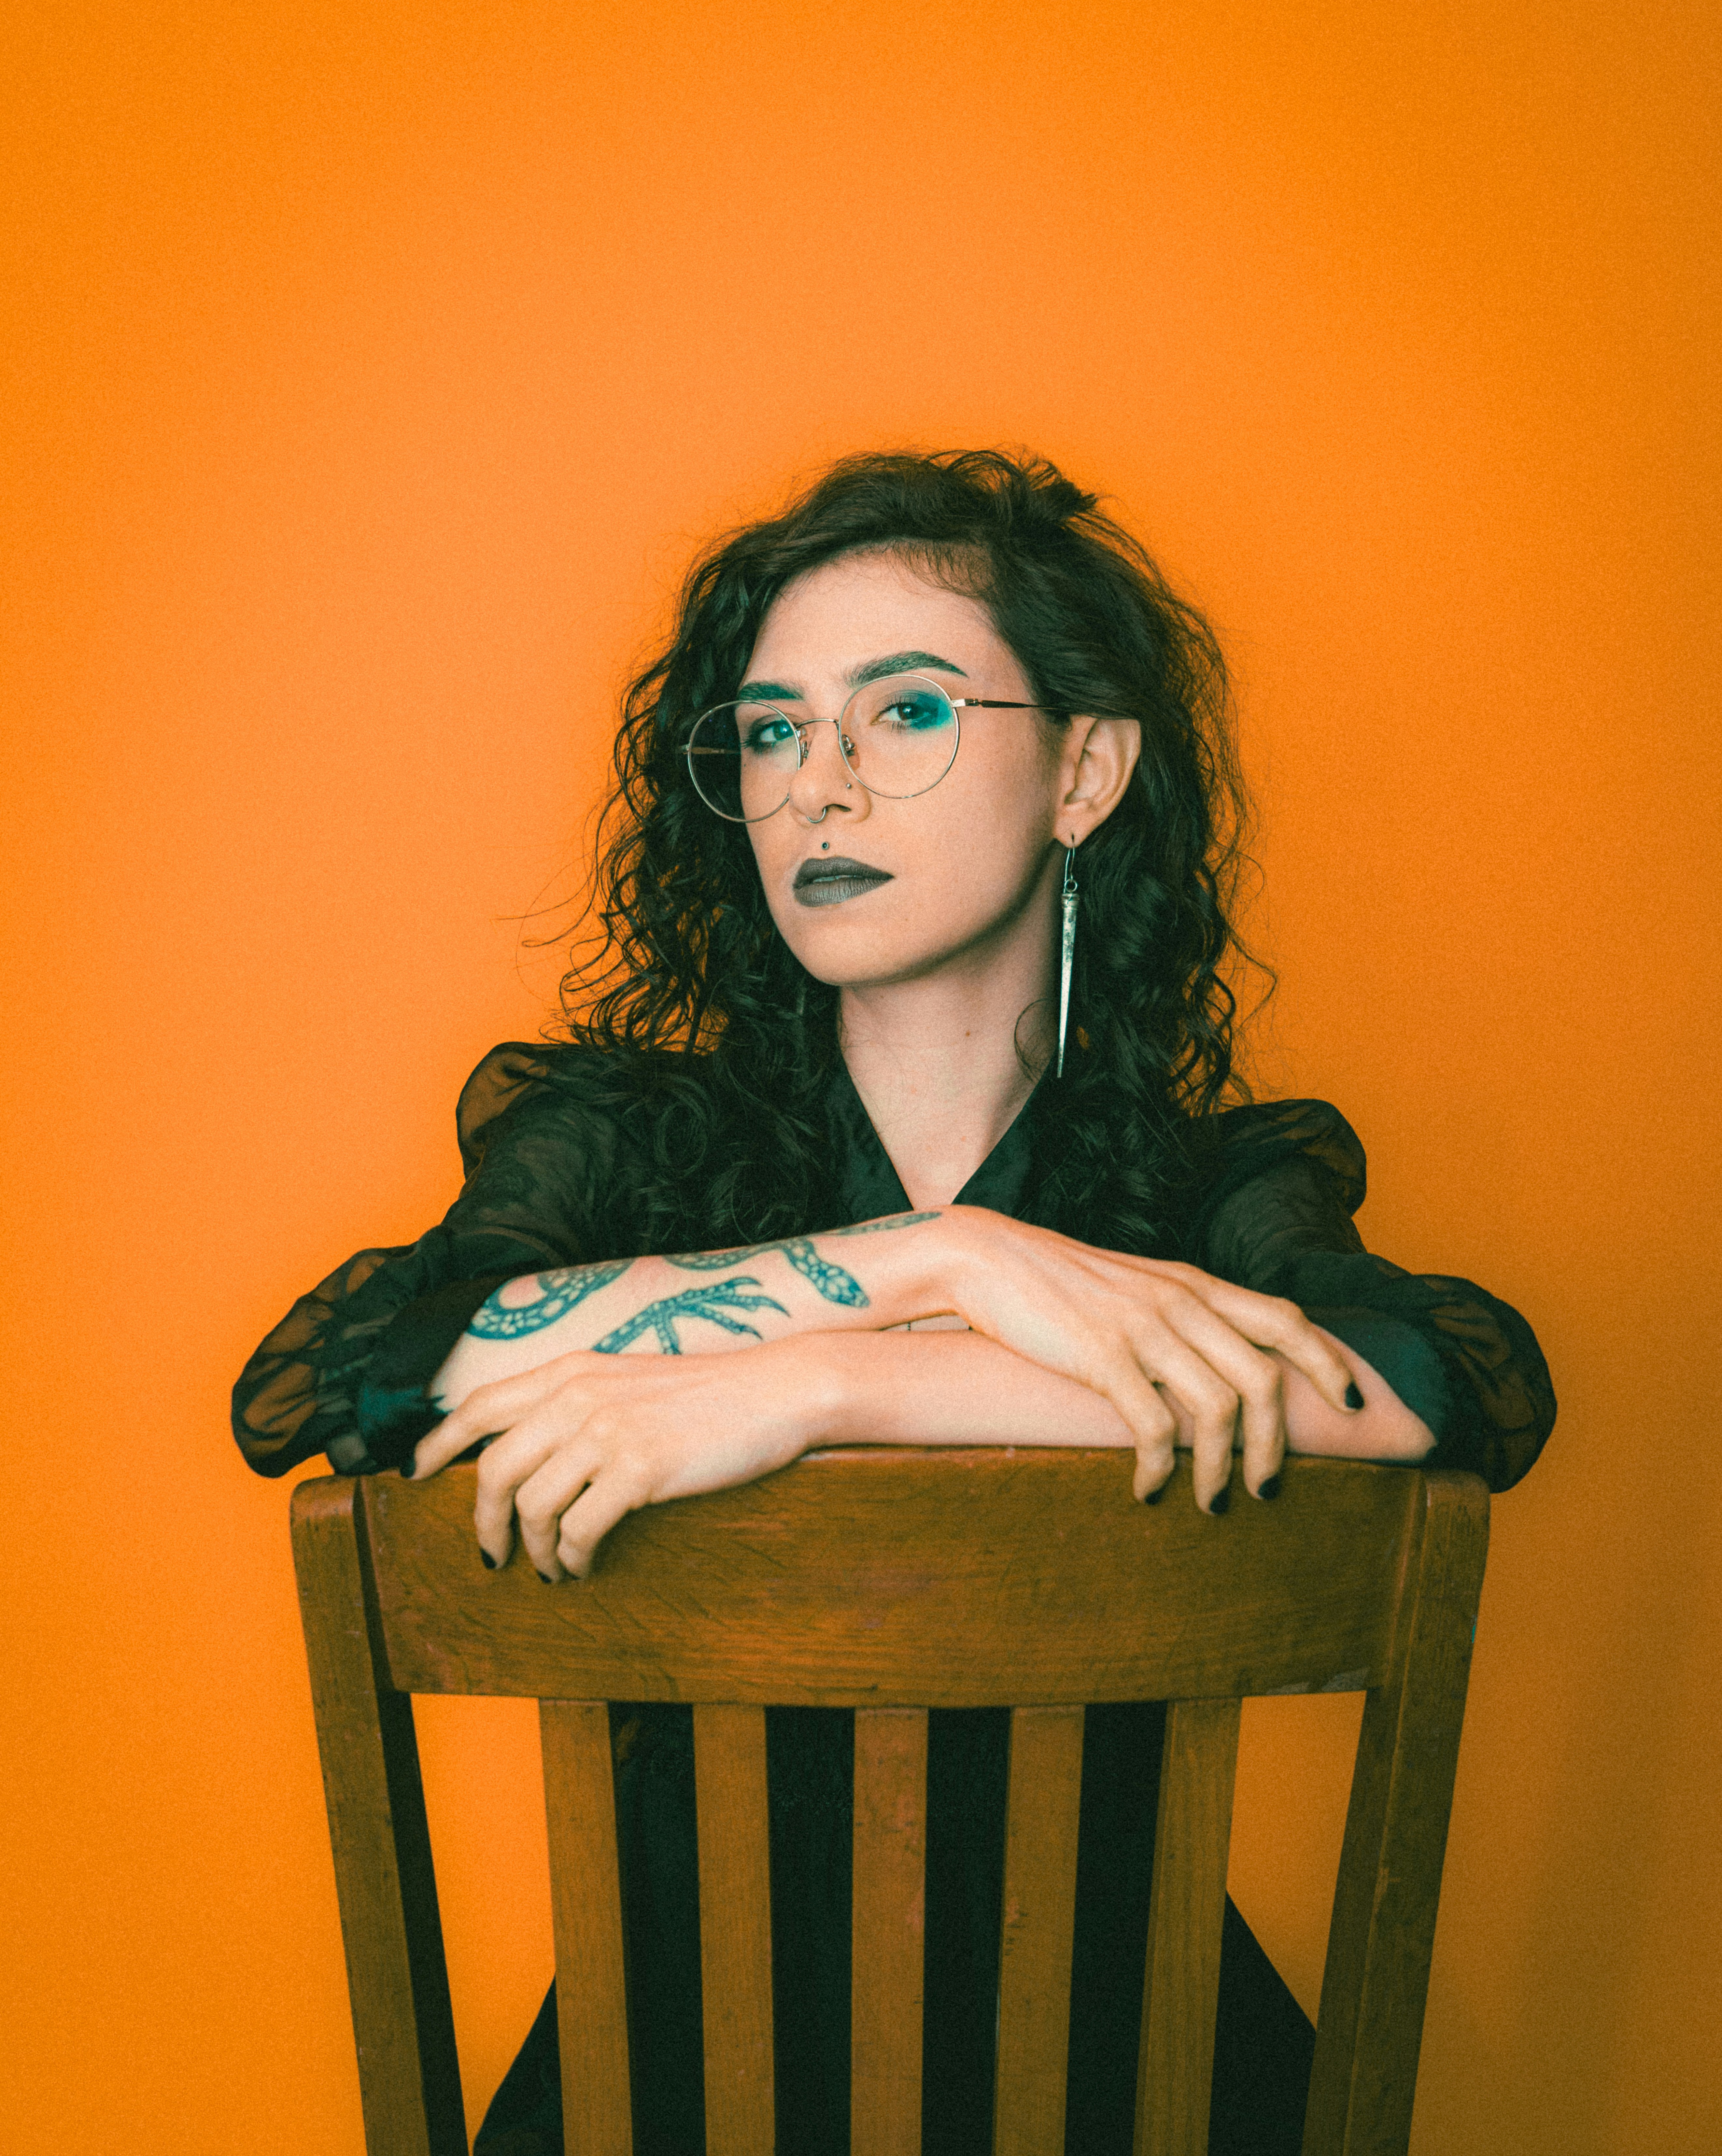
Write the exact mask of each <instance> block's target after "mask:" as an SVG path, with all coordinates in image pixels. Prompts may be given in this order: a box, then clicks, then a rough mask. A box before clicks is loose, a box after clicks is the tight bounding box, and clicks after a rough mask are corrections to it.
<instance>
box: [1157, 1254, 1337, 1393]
mask: <svg viewBox="0 0 1722 2156" xmlns="http://www.w3.org/2000/svg"><path fill="white" fill-rule="evenodd" d="M1176 1270H1177V1271H1178V1272H1179V1273H1180V1275H1184V1274H1188V1275H1189V1276H1190V1277H1189V1279H1188V1280H1187V1281H1186V1282H1185V1285H1186V1286H1188V1287H1189V1289H1190V1293H1191V1294H1192V1295H1194V1296H1195V1297H1196V1298H1197V1299H1198V1300H1199V1301H1201V1302H1202V1303H1204V1304H1205V1306H1207V1308H1208V1309H1210V1310H1211V1311H1212V1312H1213V1313H1214V1314H1215V1316H1216V1317H1220V1318H1223V1319H1224V1320H1225V1322H1226V1323H1227V1324H1228V1325H1230V1326H1231V1327H1232V1329H1233V1330H1234V1331H1235V1332H1239V1333H1241V1335H1242V1337H1244V1338H1245V1339H1246V1340H1248V1341H1251V1342H1253V1343H1254V1345H1255V1346H1257V1347H1271V1348H1272V1350H1273V1351H1274V1353H1276V1354H1279V1355H1283V1356H1284V1358H1286V1360H1287V1362H1288V1363H1291V1364H1292V1366H1293V1368H1294V1369H1298V1370H1301V1371H1302V1372H1303V1374H1304V1376H1305V1377H1306V1378H1308V1380H1309V1382H1310V1383H1311V1384H1313V1386H1314V1387H1315V1389H1316V1390H1317V1392H1318V1393H1319V1394H1321V1396H1322V1398H1323V1399H1324V1400H1326V1402H1327V1403H1328V1404H1329V1407H1334V1408H1338V1409H1339V1410H1340V1411H1341V1413H1342V1414H1349V1413H1352V1412H1354V1408H1355V1403H1354V1401H1353V1400H1351V1399H1348V1397H1347V1395H1348V1394H1349V1392H1350V1391H1351V1389H1352V1379H1351V1371H1350V1368H1349V1366H1348V1365H1347V1363H1346V1362H1345V1359H1344V1357H1343V1356H1342V1355H1341V1354H1340V1353H1339V1351H1338V1349H1337V1348H1335V1347H1334V1344H1333V1342H1331V1341H1330V1340H1329V1339H1328V1338H1327V1337H1325V1335H1324V1333H1323V1332H1322V1330H1321V1327H1319V1326H1318V1325H1315V1324H1313V1323H1312V1322H1310V1320H1309V1319H1308V1318H1307V1317H1305V1316H1304V1315H1303V1312H1302V1311H1301V1310H1300V1309H1299V1308H1298V1306H1297V1304H1296V1303H1295V1302H1288V1301H1286V1299H1285V1298H1284V1297H1283V1296H1277V1295H1257V1293H1256V1292H1255V1291H1254V1290H1253V1289H1252V1288H1247V1287H1236V1286H1233V1285H1232V1283H1231V1281H1223V1280H1218V1279H1216V1277H1215V1276H1214V1275H1213V1274H1211V1273H1200V1272H1197V1271H1196V1270H1195V1267H1194V1266H1184V1265H1180V1266H1179V1267H1178V1268H1177V1269H1176Z"/></svg>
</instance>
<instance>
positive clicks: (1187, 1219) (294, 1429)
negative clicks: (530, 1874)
mask: <svg viewBox="0 0 1722 2156" xmlns="http://www.w3.org/2000/svg"><path fill="white" fill-rule="evenodd" d="M603 1060H604V1059H602V1058H599V1057H596V1056H594V1055H593V1054H592V1053H591V1052H590V1051H586V1050H576V1049H568V1048H554V1047H532V1046H527V1045H523V1044H521V1043H508V1044H505V1045H503V1046H501V1047H500V1048H496V1049H493V1050H491V1053H490V1055H487V1056H486V1058H485V1060H484V1061H483V1062H482V1063H481V1064H480V1065H479V1067H478V1069H477V1070H475V1072H474V1073H473V1075H472V1076H471V1077H470V1079H469V1080H468V1081H467V1083H466V1085H465V1087H464V1088H463V1090H462V1092H461V1095H460V1106H459V1109H458V1111H457V1123H458V1129H459V1136H460V1156H461V1160H462V1163H463V1164H464V1167H465V1185H464V1187H463V1188H462V1189H461V1192H460V1196H459V1197H458V1198H457V1199H455V1203H454V1204H453V1205H452V1206H451V1207H450V1209H449V1212H448V1213H447V1214H446V1215H445V1218H444V1219H443V1220H442V1221H441V1223H440V1224H439V1225H438V1226H436V1227H434V1228H433V1229H430V1231H429V1234H428V1235H424V1236H422V1237H420V1239H419V1241H418V1242H416V1243H414V1244H412V1245H408V1246H405V1247H403V1248H399V1249H393V1250H361V1251H359V1252H358V1253H357V1255H355V1256H353V1257H351V1258H349V1259H347V1261H346V1263H345V1264H343V1265H339V1266H337V1268H336V1270H334V1271H333V1272H332V1273H331V1274H330V1276H328V1278H327V1279H326V1280H325V1281H321V1282H320V1283H319V1284H318V1286H316V1287H315V1288H313V1289H312V1290H311V1292H310V1293H309V1294H308V1295H306V1296H301V1298H300V1299H299V1301H297V1302H296V1303H295V1304H294V1306H293V1307H292V1309H291V1310H290V1312H288V1313H287V1315H286V1316H285V1317H284V1318H283V1319H282V1320H281V1322H280V1324H279V1325H277V1326H276V1327H275V1329H274V1330H273V1331H272V1332H270V1335H269V1336H268V1337H267V1338H266V1339H265V1341H264V1342H263V1343H262V1345H261V1346H260V1347H259V1348H258V1350H257V1352H256V1353H255V1354H254V1356H253V1357H252V1358H251V1359H250V1361H249V1363H247V1364H246V1366H245V1368H244V1373H243V1374H242V1375H241V1377H240V1378H239V1384H238V1386H237V1387H236V1389H235V1391H234V1433H235V1435H236V1436H237V1437H238V1439H239V1445H240V1448H241V1450H243V1451H244V1455H245V1457H246V1459H247V1460H249V1462H250V1464H251V1466H253V1467H254V1468H256V1469H257V1470H258V1471H259V1472H260V1473H261V1474H265V1475H280V1474H282V1473H285V1471H287V1470H288V1469H289V1468H291V1467H295V1466H298V1465H299V1464H300V1463H301V1461H302V1460H308V1459H311V1457H313V1456H314V1455H316V1454H317V1453H319V1452H321V1453H324V1454H326V1455H327V1457H328V1460H329V1462H330V1465H331V1466H333V1467H335V1468H336V1469H337V1470H338V1471H341V1472H343V1473H358V1472H363V1471H366V1470H367V1469H368V1468H371V1467H375V1466H398V1465H399V1464H400V1462H401V1461H402V1460H404V1458H405V1457H406V1455H407V1454H408V1453H409V1450H410V1449H411V1447H412V1445H414V1444H415V1443H416V1442H417V1440H419V1437H421V1436H422V1435H424V1432H425V1430H428V1429H429V1428H430V1427H431V1425H432V1424H433V1423H434V1420H435V1415H434V1411H433V1410H432V1409H430V1408H429V1405H428V1404H427V1401H426V1397H425V1389H426V1387H427V1385H428V1383H429V1380H430V1378H432V1377H433V1376H434V1373H435V1372H436V1370H437V1369H438V1368H439V1366H440V1364H441V1363H442V1362H443V1360H444V1358H445V1357H446V1356H447V1354H448V1353H449V1352H450V1349H451V1348H452V1347H453V1346H454V1344H455V1341H456V1340H457V1339H458V1338H459V1337H460V1334H461V1332H463V1331H464V1330H465V1325H466V1322H467V1320H468V1319H469V1318H470V1316H471V1315H472V1313H473V1312H474V1311H475V1310H476V1308H477V1307H478V1306H479V1304H480V1303H481V1302H482V1301H484V1300H485V1298H486V1296H487V1295H489V1294H490V1292H491V1290H492V1289H493V1288H494V1287H496V1286H497V1285H498V1283H499V1282H500V1281H503V1280H506V1279H509V1278H511V1277H512V1276H514V1275H516V1274H519V1273H527V1272H534V1271H543V1270H550V1269H552V1268H553V1267H556V1266H560V1265H579V1264H584V1263H588V1262H590V1261H592V1260H599V1259H604V1258H617V1257H639V1256H643V1255H647V1253H646V1252H645V1250H643V1249H642V1248H641V1247H640V1240H639V1238H640V1232H641V1229H640V1215H639V1208H638V1206H637V1204H635V1203H634V1202H633V1193H634V1191H635V1189H636V1188H638V1185H639V1183H640V1179H641V1169H642V1167H643V1164H644V1163H645V1160H647V1159H648V1158H651V1157H652V1155H653V1154H654V1153H655V1152H656V1153H658V1155H659V1157H660V1158H661V1151H660V1147H661V1138H662V1135H663V1134H662V1133H661V1132H659V1131H657V1130H655V1128H654V1127H653V1102H652V1100H651V1096H650V1093H647V1094H646V1095H645V1096H644V1097H643V1098H641V1097H638V1096H636V1097H635V1098H634V1099H633V1100H631V1101H624V1100H622V1099H619V1097H618V1096H617V1094H616V1091H615V1090H614V1088H611V1087H609V1086H606V1085H605V1084H604V1082H603V1075H602V1073H601V1072H600V1071H599V1070H598V1069H597V1066H598V1065H600V1064H601V1063H602V1061H603ZM1043 1095H1045V1096H1046V1100H1045V1101H1043ZM1050 1098H1051V1096H1050V1093H1048V1091H1047V1089H1045V1088H1042V1089H1041V1091H1037V1092H1036V1095H1035V1096H1033V1097H1032V1098H1031V1101H1030V1102H1029V1104H1028V1106H1027V1107H1025V1109H1024V1111H1023V1112H1022V1114H1021V1115H1020V1116H1018V1117H1017V1119H1016V1121H1015V1123H1013V1124H1012V1125H1011V1127H1010V1130H1009V1131H1008V1132H1006V1133H1005V1137H1003V1138H1002V1139H1001V1140H1000V1142H999V1144H998V1145H997V1146H996V1147H995V1148H994V1150H993V1152H991V1153H990V1155H989V1156H988V1158H987V1159H986V1160H985V1161H984V1162H983V1163H982V1164H981V1166H980V1167H979V1168H977V1169H976V1171H975V1173H974V1175H973V1176H972V1177H971V1178H969V1182H968V1183H967V1184H966V1185H965V1186H964V1188H963V1189H962V1190H961V1191H960V1192H959V1193H958V1203H959V1204H967V1205H984V1206H987V1207H990V1208H991V1209H993V1210H995V1211H997V1212H1000V1213H1007V1214H1021V1213H1022V1212H1023V1211H1024V1210H1025V1198H1026V1196H1027V1193H1029V1192H1030V1191H1031V1188H1032V1186H1033V1183H1034V1180H1035V1174H1036V1152H1037V1150H1038V1147H1037V1143H1036V1141H1037V1136H1038V1134H1039V1132H1040V1131H1041V1119H1042V1117H1043V1116H1046V1115H1047V1114H1050V1113H1051V1112H1053V1111H1052V1110H1051V1106H1050V1105H1049V1103H1050ZM662 1112H663V1113H664V1114H666V1115H667V1114H669V1113H671V1112H673V1110H671V1109H670V1108H668V1107H666V1108H665V1109H664V1111H662ZM827 1112H828V1116H829V1119H830V1141H831V1142H830V1176H829V1179H828V1184H827V1188H826V1189H825V1191H824V1192H823V1193H820V1210H819V1213H818V1215H817V1217H815V1218H813V1219H809V1220H808V1221H807V1222H806V1223H805V1224H804V1227H805V1230H806V1231H807V1232H813V1231H815V1230H817V1229H821V1228H835V1227H843V1226H846V1225H848V1224H850V1223H851V1222H852V1221H856V1220H867V1219H875V1218H877V1217H878V1216H879V1215H881V1214H887V1213H895V1212H902V1211H906V1210H907V1209H908V1199H907V1197H906V1196H905V1194H904V1192H903V1188H902V1183H900V1182H899V1181H898V1179H897V1172H896V1170H895V1169H894V1168H892V1164H891V1162H890V1159H889V1158H888V1156H887V1153H886V1151H885V1148H884V1147H883V1146H882V1144H881V1143H880V1142H879V1139H878V1137H877V1135H876V1132H874V1130H873V1127H872V1125H871V1123H870V1122H868V1120H867V1116H866V1111H865V1109H864V1108H863V1107H862V1106H861V1101H860V1100H859V1098H858V1097H857V1096H856V1091H855V1088H854V1086H852V1085H851V1083H850V1081H849V1077H848V1074H847V1072H846V1071H845V1070H843V1068H842V1065H841V1064H839V1065H838V1066H837V1071H836V1075H835V1078H834V1079H833V1081H832V1083H831V1086H830V1094H829V1099H828V1103H827ZM1190 1150H1191V1156H1192V1158H1193V1161H1194V1163H1195V1171H1194V1173H1193V1175H1192V1176H1191V1177H1190V1179H1189V1183H1188V1188H1187V1192H1186V1195H1185V1202H1184V1204H1183V1205H1182V1208H1181V1214H1180V1218H1179V1219H1177V1220H1176V1221H1175V1224H1174V1225H1172V1226H1171V1227H1170V1228H1169V1229H1168V1231H1167V1235H1166V1238H1165V1240H1164V1245H1162V1246H1161V1247H1159V1248H1158V1249H1155V1250H1151V1251H1147V1252H1144V1254H1143V1255H1149V1256H1157V1257H1168V1258H1171V1257H1176V1258H1182V1259H1185V1260H1188V1261H1189V1262H1190V1263H1191V1264H1193V1265H1200V1267H1201V1268H1202V1270H1204V1271H1205V1272H1211V1273H1215V1274H1217V1275H1218V1276H1221V1278H1222V1279H1226V1280H1230V1281H1236V1282H1237V1283H1238V1284H1239V1285H1241V1286H1245V1287H1250V1288H1256V1289H1259V1290H1260V1291H1262V1292H1263V1293H1265V1294H1271V1295H1280V1296H1288V1298H1289V1299H1290V1300H1291V1301H1293V1302H1295V1303H1297V1304H1298V1305H1299V1306H1301V1307H1302V1308H1303V1310H1304V1311H1305V1312H1307V1313H1308V1315H1309V1316H1310V1317H1312V1318H1313V1319H1314V1320H1315V1321H1316V1322H1317V1323H1318V1324H1321V1325H1324V1326H1325V1327H1327V1328H1328V1330H1329V1332H1333V1333H1334V1334H1336V1335H1337V1336H1338V1337H1339V1338H1340V1339H1342V1340H1343V1341H1344V1342H1345V1343H1346V1344H1347V1346H1348V1347H1353V1348H1354V1349H1355V1350H1356V1352H1357V1353H1359V1354H1360V1355H1361V1356H1362V1357H1363V1358H1364V1359H1365V1361H1366V1362H1369V1363H1372V1364H1373V1365H1374V1366H1375V1368H1376V1369H1378V1370H1379V1371H1380V1373H1381V1374H1382V1376H1383V1377H1385V1378H1386V1379H1387V1381H1388V1383H1390V1385H1391V1386H1392V1387H1393V1389H1394V1390H1395V1391H1396V1393H1397V1394H1399V1396H1400V1398H1401V1399H1402V1400H1404V1401H1405V1403H1406V1405H1407V1406H1408V1407H1410V1408H1411V1409H1414V1410H1415V1412H1416V1414H1419V1415H1420V1416H1421V1418H1422V1419H1423V1421H1424V1422H1425V1423H1426V1424H1427V1425H1428V1426H1429V1428H1430V1429H1431V1430H1432V1431H1433V1432H1434V1433H1435V1437H1436V1441H1437V1443H1436V1452H1435V1454H1434V1455H1433V1458H1432V1460H1431V1461H1430V1463H1429V1464H1431V1465H1437V1464H1438V1465H1441V1466H1461V1467H1468V1468H1471V1469H1473V1470H1474V1471H1476V1472H1477V1473H1478V1474H1479V1475H1481V1476H1483V1479H1484V1480H1485V1481H1487V1482H1488V1485H1489V1487H1490V1488H1491V1489H1493V1490H1505V1489H1509V1488H1510V1487H1511V1486H1512V1485H1513V1484H1514V1483H1515V1482H1516V1481H1518V1480H1519V1477H1520V1476H1522V1475H1523V1474H1524V1472H1525V1471H1526V1470H1527V1469H1528V1468H1529V1466H1530V1465H1531V1463H1532V1461H1533V1460H1535V1458H1536V1456H1537V1454H1538V1453H1539V1451H1540V1450H1541V1448H1542V1445H1543V1442H1544V1440H1545V1438H1546V1437H1547V1436H1548V1435H1549V1431H1550V1428H1551V1426H1552V1424H1553V1422H1554V1419H1555V1396H1554V1392H1553V1389H1552V1388H1551V1386H1550V1380H1549V1373H1548V1369H1547V1367H1546V1365H1545V1363H1544V1361H1543V1358H1542V1356H1541V1354H1540V1352H1539V1350H1538V1347H1537V1344H1536V1341H1535V1338H1534V1336H1533V1334H1532V1332H1531V1330H1530V1327H1529V1326H1528V1325H1527V1324H1526V1323H1525V1322H1524V1319H1523V1318H1522V1317H1519V1314H1518V1312H1516V1311H1514V1310H1512V1309H1510V1308H1509V1306H1507V1305H1506V1304H1505V1303H1503V1302H1500V1301H1497V1300H1496V1299H1495V1297H1494V1296H1491V1295H1488V1294H1487V1293H1485V1292H1484V1291H1483V1289H1482V1288H1480V1287H1477V1286H1473V1284H1472V1283H1471V1282H1470V1281H1463V1280H1453V1279H1449V1278H1447V1277H1446V1276H1442V1275H1439V1274H1421V1275H1420V1274H1414V1273H1406V1272H1404V1271H1401V1269H1400V1268H1399V1267H1398V1266H1397V1265H1390V1264H1389V1263H1388V1261H1387V1260H1385V1258H1379V1257H1376V1256H1375V1255H1372V1254H1371V1253H1370V1252H1369V1251H1367V1250H1365V1249H1364V1247H1363V1244H1362V1241H1361V1240H1360V1237H1359V1235H1358V1233H1357V1230H1356V1229H1355V1227H1354V1225H1353V1224H1352V1217H1351V1216H1352V1215H1353V1214H1354V1213H1355V1212H1356V1210H1357V1209H1358V1207H1359V1206H1360V1204H1362V1202H1363V1197H1364V1178H1365V1162H1364V1151H1363V1147H1362V1146H1361V1145H1360V1143H1359V1142H1358V1139H1357V1137H1356V1134H1355V1133H1354V1131H1353V1130H1352V1128H1351V1127H1350V1125H1349V1123H1348V1122H1346V1121H1345V1119H1344V1116H1342V1115H1340V1114H1339V1111H1338V1110H1337V1109H1335V1108H1331V1107H1329V1106H1327V1104H1326V1103H1325V1102H1324V1101H1274V1102H1270V1103H1265V1104H1263V1105H1261V1106H1250V1107H1241V1108H1232V1109H1230V1110H1228V1111H1226V1112H1225V1113H1223V1114H1221V1115H1218V1116H1212V1117H1211V1118H1209V1119H1207V1120H1206V1121H1205V1122H1202V1123H1199V1124H1196V1125H1194V1126H1192V1127H1191V1147H1190ZM1067 1225H1070V1232H1072V1233H1073V1234H1077V1235H1080V1234H1081V1233H1082V1228H1081V1224H1080V1223H1077V1224H1067ZM703 1240H704V1241H705V1242H706V1243H707V1244H709V1245H722V1243H724V1242H726V1241H729V1240H734V1238H733V1237H732V1236H726V1235H724V1234H723V1233H722V1232H721V1231H718V1232H715V1233H712V1234H710V1235H707V1236H706V1237H705V1238H704V1239H703ZM701 1243H702V1239H701V1237H700V1235H699V1219H698V1210H697V1204H691V1207H690V1215H689V1219H688V1223H687V1235H686V1237H685V1238H684V1240H683V1244H682V1246H683V1247H694V1248H698V1247H701ZM671 1247H673V1246H671Z"/></svg>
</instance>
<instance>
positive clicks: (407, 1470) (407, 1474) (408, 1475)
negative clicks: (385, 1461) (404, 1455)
mask: <svg viewBox="0 0 1722 2156" xmlns="http://www.w3.org/2000/svg"><path fill="white" fill-rule="evenodd" d="M400 1476H401V1479H402V1481H405V1482H410V1481H412V1479H413V1463H412V1461H411V1460H409V1461H408V1462H407V1464H406V1466H404V1467H403V1468H402V1469H401V1470H400Z"/></svg>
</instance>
